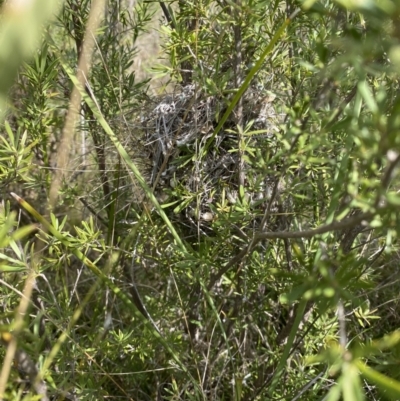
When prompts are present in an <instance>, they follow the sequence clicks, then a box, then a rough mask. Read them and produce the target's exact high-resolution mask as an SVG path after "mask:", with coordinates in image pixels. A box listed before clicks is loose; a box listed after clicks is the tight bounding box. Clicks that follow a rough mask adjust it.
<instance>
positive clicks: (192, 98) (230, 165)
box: [143, 85, 282, 221]
mask: <svg viewBox="0 0 400 401" xmlns="http://www.w3.org/2000/svg"><path fill="white" fill-rule="evenodd" d="M273 101H274V96H273V95H272V94H271V93H266V92H265V91H264V92H262V91H257V90H256V89H254V88H252V89H249V90H248V91H247V93H246V94H245V96H244V98H243V126H244V127H246V126H248V124H249V123H250V122H252V125H251V128H250V129H249V131H252V132H253V133H252V134H246V135H245V137H244V138H245V142H246V146H248V147H249V148H253V149H254V148H257V149H260V150H262V149H263V148H265V147H266V146H269V145H271V143H273V142H274V140H275V137H276V133H277V132H278V130H279V123H280V122H281V121H282V118H281V117H280V115H278V113H277V112H276V110H275V105H274V102H273ZM226 108H227V102H226V101H224V100H223V99H222V98H217V97H216V96H210V95H207V94H205V93H204V92H203V91H201V90H199V89H196V87H195V85H188V86H186V87H184V88H182V89H181V90H180V91H177V92H175V93H174V94H171V95H168V96H165V97H163V98H161V99H160V101H159V103H158V104H157V105H156V107H154V109H153V110H152V112H151V113H150V115H148V116H147V117H146V118H145V119H143V123H144V126H145V141H146V149H147V150H148V152H149V156H150V160H151V162H152V167H151V172H150V174H148V176H149V177H150V179H149V181H150V184H151V185H154V183H155V182H156V177H157V175H158V174H159V172H160V169H161V170H162V171H161V176H160V178H161V179H160V180H159V182H158V183H157V184H156V188H155V192H156V195H157V196H158V198H159V200H160V201H163V202H164V201H166V199H167V198H169V199H168V202H169V201H172V200H173V199H171V196H172V197H173V193H174V192H175V194H176V193H177V192H176V191H177V190H178V189H179V191H180V192H179V193H180V194H181V195H184V199H185V202H186V204H185V205H184V207H182V210H184V209H186V210H190V213H189V214H188V213H187V216H188V217H189V218H191V217H193V220H196V221H210V220H212V219H213V212H212V210H211V208H210V206H211V205H212V204H213V203H214V202H221V201H223V200H224V199H226V200H227V202H228V203H229V204H234V203H236V201H237V193H238V168H239V162H240V157H239V153H238V151H237V149H238V147H239V145H238V138H239V136H238V134H237V127H236V126H235V123H234V115H231V116H230V117H229V118H228V121H227V122H226V123H225V125H224V128H223V129H222V130H221V131H220V132H219V133H218V135H217V136H216V138H215V141H214V143H213V145H212V146H211V147H210V148H209V149H208V152H207V154H206V155H205V156H203V157H202V158H201V157H200V155H201V153H202V152H201V151H202V149H203V148H204V145H205V143H206V142H207V140H208V139H209V138H210V137H211V136H212V134H213V132H214V129H215V127H216V126H217V119H219V118H221V116H222V115H223V113H224V112H225V110H226ZM254 131H258V132H254ZM245 153H246V152H245ZM166 159H167V162H165V160H166ZM246 160H248V158H246ZM244 171H245V175H246V179H245V194H246V198H247V200H248V201H249V202H251V203H252V204H255V205H256V204H261V203H262V202H263V200H267V199H268V197H269V196H270V192H271V181H272V178H273V176H268V175H266V174H265V172H264V173H261V171H260V174H257V169H255V168H254V166H250V164H249V162H248V161H247V162H246V163H245V164H244ZM247 173H248V174H247ZM190 198H192V199H191V200H190Z"/></svg>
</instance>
